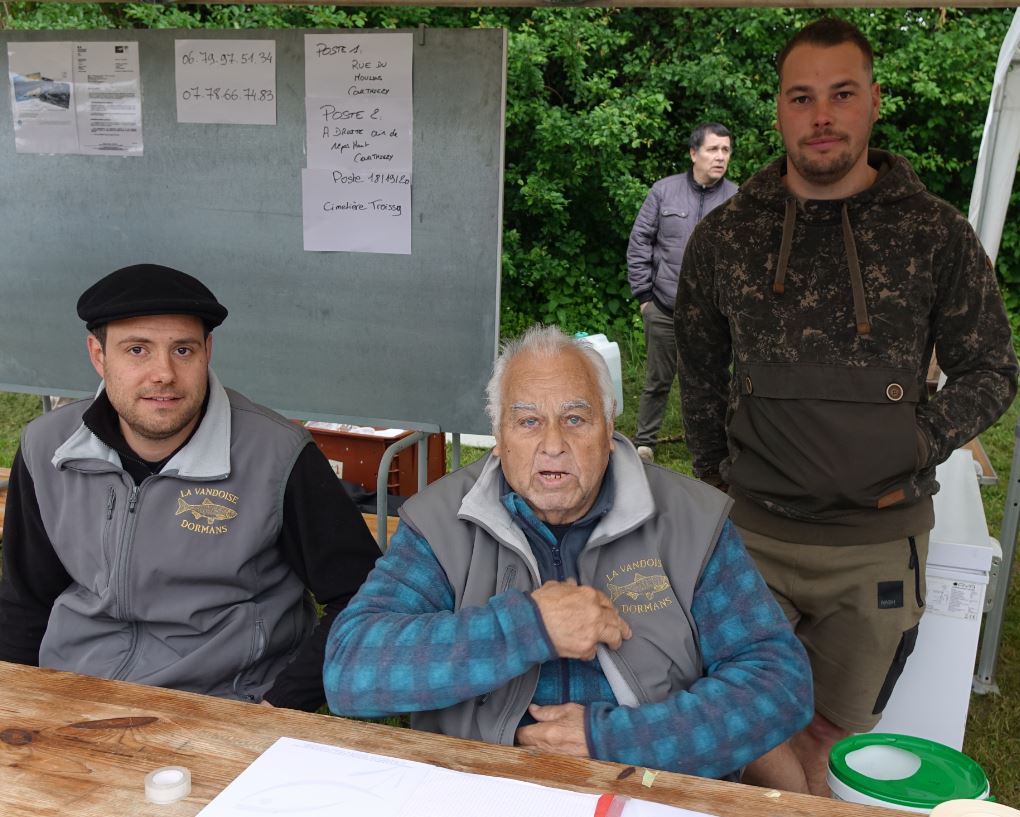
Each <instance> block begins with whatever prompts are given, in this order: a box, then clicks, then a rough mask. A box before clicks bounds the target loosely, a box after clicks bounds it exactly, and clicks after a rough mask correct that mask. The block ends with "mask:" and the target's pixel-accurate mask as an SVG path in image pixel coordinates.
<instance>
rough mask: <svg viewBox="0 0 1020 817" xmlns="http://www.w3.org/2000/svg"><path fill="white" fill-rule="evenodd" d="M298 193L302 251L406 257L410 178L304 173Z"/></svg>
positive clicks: (370, 173)
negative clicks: (364, 253)
mask: <svg viewBox="0 0 1020 817" xmlns="http://www.w3.org/2000/svg"><path fill="white" fill-rule="evenodd" d="M301 191H302V199H303V204H304V231H305V232H304V245H305V249H306V250H333V251H336V250H343V251H347V252H378V253H394V254H402V255H409V254H410V252H411V177H410V176H409V175H407V174H404V173H388V172H380V171H368V172H365V173H358V172H347V171H344V170H322V169H319V168H307V169H305V170H302V171H301Z"/></svg>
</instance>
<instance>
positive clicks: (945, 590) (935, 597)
mask: <svg viewBox="0 0 1020 817" xmlns="http://www.w3.org/2000/svg"><path fill="white" fill-rule="evenodd" d="M982 587H983V585H981V584H978V583H977V582H966V581H960V580H959V579H944V578H941V577H939V576H928V598H927V599H925V606H926V608H927V609H926V612H928V613H935V614H937V615H940V616H948V617H949V618H961V619H963V620H965V621H976V620H977V619H979V618H980V617H981V607H982V604H981V589H982Z"/></svg>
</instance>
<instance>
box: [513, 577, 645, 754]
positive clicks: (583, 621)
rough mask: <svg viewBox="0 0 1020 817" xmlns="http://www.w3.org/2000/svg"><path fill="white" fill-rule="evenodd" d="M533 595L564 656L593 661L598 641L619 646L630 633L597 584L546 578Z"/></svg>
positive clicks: (557, 649)
mask: <svg viewBox="0 0 1020 817" xmlns="http://www.w3.org/2000/svg"><path fill="white" fill-rule="evenodd" d="M531 598H532V599H533V600H534V602H535V604H536V605H538V611H539V614H540V615H541V616H542V623H543V624H545V629H546V631H547V632H548V633H549V637H550V638H551V639H552V642H553V646H554V647H555V648H556V654H557V655H559V656H560V657H561V658H580V659H581V660H583V661H591V660H592V659H593V658H594V657H595V648H596V646H598V645H599V644H605V645H606V646H608V647H609V648H610V649H614V650H616V649H619V648H620V645H621V644H622V643H623V642H624V641H625V640H626V639H628V638H630V636H631V631H630V625H629V624H627V622H626V621H624V620H623V619H622V618H621V617H620V614H619V613H618V612H617V610H616V607H614V606H613V603H612V602H611V601H610V600H609V596H607V595H606V594H605V593H603V592H601V591H600V590H596V589H595V588H594V587H581V586H579V585H578V584H577V582H576V581H574V580H573V579H567V580H566V581H565V582H553V581H549V582H546V583H545V584H543V585H542V586H541V587H540V588H538V590H535V591H534V592H533V593H532V594H531ZM582 737H583V736H582Z"/></svg>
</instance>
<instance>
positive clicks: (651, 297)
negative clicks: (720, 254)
mask: <svg viewBox="0 0 1020 817" xmlns="http://www.w3.org/2000/svg"><path fill="white" fill-rule="evenodd" d="M732 151H733V137H732V136H731V135H730V132H729V131H728V130H727V129H726V127H724V126H723V125H720V124H719V123H717V122H709V123H706V124H704V125H699V126H698V127H697V128H695V129H694V131H693V132H692V133H691V139H690V152H691V167H690V169H689V170H688V171H687V172H686V173H680V174H678V175H675V176H667V177H666V178H665V179H660V180H659V181H657V182H656V183H655V184H654V185H652V189H651V190H650V191H649V193H648V197H647V198H646V199H645V203H644V204H643V205H641V210H640V211H639V212H638V215H637V218H636V219H635V220H634V227H633V229H631V232H630V243H629V244H628V245H627V270H628V279H629V281H630V289H631V292H633V293H634V297H635V298H637V300H638V303H639V304H640V308H641V320H642V321H643V323H644V327H645V348H646V354H647V363H646V367H647V368H646V370H645V385H644V388H643V389H642V390H641V399H640V401H639V404H638V419H637V435H636V436H635V438H634V443H635V445H637V451H638V455H639V456H640V457H641V459H643V460H646V461H647V462H651V461H652V460H654V458H655V445H656V442H657V441H658V436H659V430H660V429H661V428H662V420H663V417H664V416H665V414H666V404H667V403H668V402H669V392H670V389H672V388H673V381H674V380H675V379H676V339H675V337H674V334H673V307H674V303H675V300H676V287H677V279H678V278H679V276H680V266H681V263H682V261H683V257H684V250H685V249H686V248H687V240H688V239H689V238H690V237H691V233H692V232H693V231H694V227H695V225H696V224H697V223H698V222H699V221H701V219H703V218H704V217H705V216H707V215H708V214H709V213H710V212H712V210H714V209H715V208H716V207H718V206H719V205H720V204H722V203H723V202H724V201H726V200H727V199H728V198H730V197H731V196H732V195H733V194H734V193H736V192H737V186H736V185H735V184H734V183H733V182H731V181H729V180H728V179H726V178H725V176H726V168H727V167H728V166H729V163H730V155H731V154H732Z"/></svg>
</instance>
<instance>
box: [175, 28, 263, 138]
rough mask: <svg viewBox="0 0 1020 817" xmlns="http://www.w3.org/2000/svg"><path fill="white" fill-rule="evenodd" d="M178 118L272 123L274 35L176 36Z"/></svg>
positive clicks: (224, 122)
mask: <svg viewBox="0 0 1020 817" xmlns="http://www.w3.org/2000/svg"><path fill="white" fill-rule="evenodd" d="M174 68H175V74H176V79H177V121H178V122H197V123H209V124H213V123H218V124H227V125H275V124H276V42H275V41H274V40H176V41H175V42H174Z"/></svg>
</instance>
